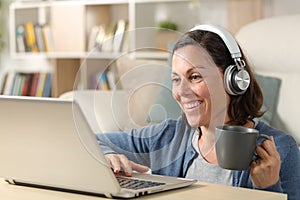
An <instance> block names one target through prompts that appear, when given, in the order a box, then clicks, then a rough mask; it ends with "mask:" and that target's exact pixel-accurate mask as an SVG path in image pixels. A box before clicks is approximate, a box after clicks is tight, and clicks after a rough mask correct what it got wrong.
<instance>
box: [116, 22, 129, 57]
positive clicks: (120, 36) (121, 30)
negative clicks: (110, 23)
mask: <svg viewBox="0 0 300 200" xmlns="http://www.w3.org/2000/svg"><path fill="white" fill-rule="evenodd" d="M126 26H127V23H126V21H125V20H123V19H120V20H118V22H117V24H116V30H115V33H114V39H113V52H121V51H122V47H123V42H124V35H125V31H126Z"/></svg>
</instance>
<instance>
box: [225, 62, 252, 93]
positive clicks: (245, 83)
mask: <svg viewBox="0 0 300 200" xmlns="http://www.w3.org/2000/svg"><path fill="white" fill-rule="evenodd" d="M249 85H250V76H249V73H248V72H247V71H246V70H245V69H241V70H238V69H237V66H236V65H230V66H229V67H227V68H226V70H225V72H224V87H225V90H226V92H227V93H228V94H230V95H240V94H244V93H245V92H246V91H247V89H248V87H249Z"/></svg>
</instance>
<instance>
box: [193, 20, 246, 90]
mask: <svg viewBox="0 0 300 200" xmlns="http://www.w3.org/2000/svg"><path fill="white" fill-rule="evenodd" d="M195 30H203V31H209V32H213V33H215V34H217V35H219V36H220V37H221V38H222V40H223V41H224V43H225V45H226V46H227V48H228V50H229V52H230V54H231V57H232V59H233V60H234V62H235V65H230V66H228V67H227V68H226V70H225V73H224V87H225V90H226V91H227V93H228V94H231V95H241V94H244V93H245V92H246V91H247V89H248V87H249V85H250V75H249V73H248V72H247V70H246V68H245V66H246V65H245V61H244V60H243V59H242V54H241V52H240V48H239V46H238V44H237V43H236V41H235V39H234V38H233V36H232V35H231V34H230V33H229V32H228V31H227V30H226V29H224V28H222V27H219V26H213V25H207V24H205V25H197V26H195V27H193V28H192V29H191V30H190V32H191V31H195Z"/></svg>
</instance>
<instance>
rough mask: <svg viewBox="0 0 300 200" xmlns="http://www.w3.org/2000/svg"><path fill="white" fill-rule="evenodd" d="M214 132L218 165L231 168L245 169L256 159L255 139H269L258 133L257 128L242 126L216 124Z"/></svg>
mask: <svg viewBox="0 0 300 200" xmlns="http://www.w3.org/2000/svg"><path fill="white" fill-rule="evenodd" d="M215 134H216V153H217V160H218V163H219V166H220V167H222V168H225V169H231V170H245V169H247V168H248V167H249V165H250V164H251V162H252V161H253V160H255V159H257V155H256V153H255V148H256V144H257V140H258V139H260V138H263V139H268V140H270V137H269V136H267V135H264V134H259V131H258V130H256V129H253V128H246V127H243V126H217V127H216V130H215Z"/></svg>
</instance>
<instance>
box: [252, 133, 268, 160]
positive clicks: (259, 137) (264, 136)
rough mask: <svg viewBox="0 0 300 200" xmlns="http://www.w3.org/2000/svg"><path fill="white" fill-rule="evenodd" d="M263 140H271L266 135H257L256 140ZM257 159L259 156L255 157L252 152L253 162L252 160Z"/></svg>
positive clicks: (255, 154)
mask: <svg viewBox="0 0 300 200" xmlns="http://www.w3.org/2000/svg"><path fill="white" fill-rule="evenodd" d="M261 138H262V139H264V140H271V138H270V136H268V135H266V134H259V135H258V137H257V140H259V139H261ZM257 159H260V157H259V155H257V153H256V151H255V152H254V155H253V159H252V160H253V161H254V160H257Z"/></svg>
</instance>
